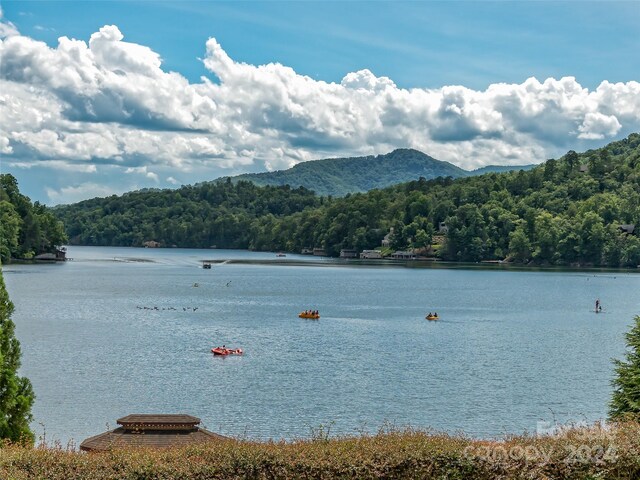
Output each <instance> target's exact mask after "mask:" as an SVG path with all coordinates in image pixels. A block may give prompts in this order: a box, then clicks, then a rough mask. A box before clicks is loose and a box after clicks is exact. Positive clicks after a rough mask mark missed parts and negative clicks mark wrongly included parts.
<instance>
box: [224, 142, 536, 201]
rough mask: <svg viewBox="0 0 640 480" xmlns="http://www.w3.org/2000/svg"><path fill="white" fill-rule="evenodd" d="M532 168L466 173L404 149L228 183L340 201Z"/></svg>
mask: <svg viewBox="0 0 640 480" xmlns="http://www.w3.org/2000/svg"><path fill="white" fill-rule="evenodd" d="M534 166H535V165H524V166H488V167H483V168H479V169H477V170H472V171H467V170H463V169H462V168H459V167H456V166H455V165H452V164H451V163H449V162H443V161H440V160H436V159H435V158H432V157H430V156H429V155H426V154H424V153H422V152H420V151H418V150H412V149H406V148H404V149H398V150H394V151H393V152H391V153H387V154H386V155H378V156H369V157H352V158H328V159H325V160H314V161H312V162H303V163H299V164H297V165H295V166H294V167H291V168H289V169H287V170H278V171H275V172H265V173H249V174H243V175H238V176H236V177H231V181H233V182H236V181H239V180H249V181H250V182H253V183H255V184H256V185H260V186H266V185H291V186H292V187H298V186H303V187H305V188H308V189H309V190H313V191H314V192H315V193H316V194H318V195H324V196H328V195H331V196H334V197H343V196H345V195H347V194H348V193H359V192H368V191H369V190H373V189H374V188H386V187H390V186H392V185H397V184H398V183H404V182H408V181H411V180H417V179H418V178H420V177H423V178H425V179H427V180H430V179H433V178H437V177H452V178H461V177H467V176H472V175H482V174H484V173H488V172H493V171H503V172H505V171H511V170H520V169H524V170H529V169H531V168H533V167H534Z"/></svg>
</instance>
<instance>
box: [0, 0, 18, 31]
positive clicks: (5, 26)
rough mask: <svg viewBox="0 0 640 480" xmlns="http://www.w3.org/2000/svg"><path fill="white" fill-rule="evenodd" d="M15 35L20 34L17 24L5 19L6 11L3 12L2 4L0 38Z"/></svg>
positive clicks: (0, 10)
mask: <svg viewBox="0 0 640 480" xmlns="http://www.w3.org/2000/svg"><path fill="white" fill-rule="evenodd" d="M13 35H20V32H18V29H17V28H16V26H15V25H14V24H13V23H11V22H9V21H7V20H5V19H4V13H3V12H2V6H0V38H5V37H11V36H13Z"/></svg>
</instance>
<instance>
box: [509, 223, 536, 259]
mask: <svg viewBox="0 0 640 480" xmlns="http://www.w3.org/2000/svg"><path fill="white" fill-rule="evenodd" d="M509 253H510V254H511V256H512V257H513V259H514V260H515V261H516V262H519V263H524V262H526V261H527V260H529V259H530V258H531V242H529V238H528V237H527V234H526V233H525V232H524V228H522V226H518V227H517V228H516V229H515V230H514V231H513V232H511V234H510V235H509Z"/></svg>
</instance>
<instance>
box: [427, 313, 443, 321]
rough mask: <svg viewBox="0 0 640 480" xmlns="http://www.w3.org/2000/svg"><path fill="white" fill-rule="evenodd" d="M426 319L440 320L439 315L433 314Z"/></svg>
mask: <svg viewBox="0 0 640 480" xmlns="http://www.w3.org/2000/svg"><path fill="white" fill-rule="evenodd" d="M424 318H426V319H427V320H440V317H439V316H438V315H431V314H429V315H427V316H426V317H424Z"/></svg>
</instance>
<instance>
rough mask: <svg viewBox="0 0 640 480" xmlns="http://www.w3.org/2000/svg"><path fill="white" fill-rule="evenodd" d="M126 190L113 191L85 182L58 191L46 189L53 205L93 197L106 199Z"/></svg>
mask: <svg viewBox="0 0 640 480" xmlns="http://www.w3.org/2000/svg"><path fill="white" fill-rule="evenodd" d="M126 191H127V189H117V188H116V189H114V188H112V187H109V186H106V185H100V184H97V183H92V182H87V183H82V184H80V185H73V186H69V187H63V188H61V189H59V190H56V189H53V188H47V189H46V192H47V196H48V197H49V200H50V201H51V202H52V203H54V204H58V203H75V202H79V201H81V200H86V199H88V198H95V197H108V196H109V195H114V194H116V195H117V194H122V193H125V192H126Z"/></svg>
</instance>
